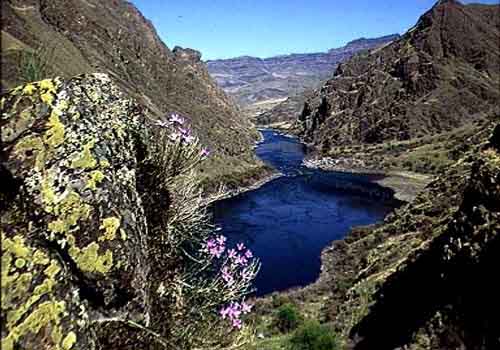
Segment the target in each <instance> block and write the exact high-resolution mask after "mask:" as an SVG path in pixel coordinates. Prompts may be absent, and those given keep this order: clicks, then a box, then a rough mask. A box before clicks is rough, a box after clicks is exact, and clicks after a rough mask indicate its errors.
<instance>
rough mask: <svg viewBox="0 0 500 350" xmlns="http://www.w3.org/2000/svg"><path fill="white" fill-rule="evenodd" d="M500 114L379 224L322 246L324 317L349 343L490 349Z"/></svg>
mask: <svg viewBox="0 0 500 350" xmlns="http://www.w3.org/2000/svg"><path fill="white" fill-rule="evenodd" d="M499 118H500V116H498V117H496V118H495V121H493V122H489V123H488V125H487V126H485V128H483V130H482V131H480V132H479V133H478V134H476V135H475V136H474V137H475V141H477V146H474V147H472V148H471V149H470V150H468V151H466V152H465V153H464V154H463V155H462V157H461V158H460V160H459V161H458V162H456V163H455V164H453V165H452V166H450V167H449V168H448V169H447V170H445V171H443V172H442V173H441V174H440V176H439V177H438V178H437V179H436V180H435V181H433V182H432V183H431V184H429V185H428V187H427V188H426V189H425V190H424V191H422V192H421V193H420V194H419V196H418V197H417V198H416V200H415V201H414V202H412V203H410V204H408V205H406V206H404V207H402V208H401V209H399V210H397V211H396V212H395V213H394V214H392V215H390V216H389V217H387V218H386V220H385V221H384V223H383V224H382V225H379V226H378V227H366V228H360V229H355V230H354V231H353V233H352V234H351V235H350V236H349V237H348V238H347V239H346V240H345V241H340V242H336V243H335V244H334V245H333V247H332V248H330V249H328V250H326V251H325V252H324V254H323V262H324V266H323V275H322V277H321V279H320V281H321V282H319V283H318V286H320V288H322V289H323V290H324V291H326V293H328V295H329V297H328V302H327V305H326V307H325V311H326V312H327V318H328V319H330V320H332V322H333V324H334V326H335V328H336V330H337V331H338V332H339V333H340V334H342V335H343V336H344V337H345V339H349V341H350V342H352V343H353V344H354V345H355V346H354V348H355V349H380V350H384V349H395V348H398V347H404V346H406V347H408V348H411V349H457V348H461V349H462V348H463V349H496V348H498V347H499V346H500V343H499V336H500V333H499V331H498V330H499V328H498V326H499V325H500V318H499V316H498V315H499V313H498V311H499V310H500V309H499V308H500V305H499V303H498V298H497V295H498V293H499V290H498V287H497V284H496V283H495V282H494V281H493V280H492V276H494V275H495V269H496V267H495V266H497V262H496V261H497V260H496V259H497V258H496V257H498V254H499V252H500V241H499V238H500V236H499V233H500V207H499V206H498V204H499V203H500V185H499V184H500V162H499V161H500V148H499V145H500V143H499V142H500V124H499V120H500V119H499Z"/></svg>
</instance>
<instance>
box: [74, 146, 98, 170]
mask: <svg viewBox="0 0 500 350" xmlns="http://www.w3.org/2000/svg"><path fill="white" fill-rule="evenodd" d="M94 144H95V141H90V142H88V143H87V144H85V145H84V146H83V151H82V153H81V154H80V155H79V156H78V157H77V158H75V159H73V161H72V162H71V167H72V168H82V169H92V168H95V167H96V165H97V161H96V160H95V158H94V156H93V155H92V152H91V149H92V148H94Z"/></svg>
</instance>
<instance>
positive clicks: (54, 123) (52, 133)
mask: <svg viewBox="0 0 500 350" xmlns="http://www.w3.org/2000/svg"><path fill="white" fill-rule="evenodd" d="M59 113H60V111H59V110H58V109H53V110H52V113H51V114H50V117H49V121H48V123H47V126H48V127H49V130H47V133H46V134H45V137H44V141H45V143H46V144H48V145H49V146H50V147H57V146H59V145H61V144H62V143H63V142H64V125H63V123H61V120H60V119H59Z"/></svg>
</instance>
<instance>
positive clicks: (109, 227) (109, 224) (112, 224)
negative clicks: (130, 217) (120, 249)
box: [99, 217, 120, 241]
mask: <svg viewBox="0 0 500 350" xmlns="http://www.w3.org/2000/svg"><path fill="white" fill-rule="evenodd" d="M119 227H120V219H119V218H116V217H109V218H106V219H104V220H102V225H101V226H100V227H99V228H100V229H101V230H105V233H104V235H102V236H101V237H99V241H104V240H110V241H111V240H113V239H115V238H116V230H118V228H119Z"/></svg>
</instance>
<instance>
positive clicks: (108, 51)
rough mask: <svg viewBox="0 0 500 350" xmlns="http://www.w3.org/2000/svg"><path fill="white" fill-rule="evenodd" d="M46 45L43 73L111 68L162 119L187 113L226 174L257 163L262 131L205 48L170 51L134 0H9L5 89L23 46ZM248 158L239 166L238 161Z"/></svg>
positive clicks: (18, 69)
mask: <svg viewBox="0 0 500 350" xmlns="http://www.w3.org/2000/svg"><path fill="white" fill-rule="evenodd" d="M38 48H42V51H43V53H44V55H45V57H47V58H48V60H49V61H50V63H51V64H50V65H49V67H48V68H47V69H46V71H45V75H46V76H44V77H52V76H54V75H61V76H64V77H71V76H74V75H76V74H80V73H89V72H105V73H108V74H109V75H110V76H111V77H112V79H113V80H114V81H115V82H116V83H118V84H119V86H120V87H121V88H122V89H123V90H124V91H125V92H127V93H128V94H129V95H131V96H133V97H135V98H136V99H137V100H138V101H139V102H140V103H141V104H142V105H144V106H145V107H146V108H148V109H149V110H150V111H151V112H153V114H154V115H156V116H157V117H160V116H163V115H164V114H165V113H167V112H178V113H181V114H183V115H186V116H187V118H189V119H190V120H191V122H192V124H193V129H194V130H195V132H196V133H197V135H199V136H200V138H201V139H202V142H203V143H204V144H206V145H208V146H209V147H210V148H211V149H212V150H214V152H213V154H214V156H213V157H212V161H211V162H212V164H216V166H207V167H206V169H207V171H209V169H217V171H218V173H217V174H210V176H212V177H213V176H216V175H218V176H222V175H224V174H227V173H229V172H232V171H233V170H235V171H237V172H238V171H243V168H244V167H254V166H255V164H256V161H255V160H254V159H253V157H252V153H251V147H252V146H253V141H254V140H255V139H256V138H257V132H256V131H255V130H254V129H253V127H252V126H251V125H250V124H249V123H248V122H247V121H246V120H245V119H244V118H242V117H241V115H240V113H239V111H238V109H237V107H236V106H235V104H234V103H233V102H232V101H231V100H230V99H229V98H228V97H227V96H226V95H225V94H224V92H223V91H222V90H220V89H219V88H218V87H217V85H216V84H215V83H214V82H213V81H212V79H211V78H210V76H209V74H208V72H207V70H206V66H205V64H204V63H203V62H202V61H201V55H200V53H198V52H196V51H194V50H190V49H181V48H174V50H170V49H169V48H168V47H167V46H166V45H165V44H164V43H163V42H162V41H161V40H160V38H159V37H158V35H157V33H156V31H155V29H154V27H153V26H152V24H151V22H149V21H148V20H147V19H145V18H144V17H143V16H142V14H141V13H140V12H139V11H138V10H137V9H136V8H135V7H134V6H133V5H132V4H131V3H129V2H127V1H124V0H113V1H97V0H87V1H77V0H67V1H63V0H56V1H52V0H51V1H47V0H29V1H18V0H9V1H3V2H2V89H3V90H5V89H6V88H11V87H13V86H15V85H17V84H19V83H21V81H20V76H21V75H22V62H23V58H22V57H23V52H26V51H30V50H34V49H38ZM237 158H239V159H240V160H241V162H240V163H239V164H238V162H239V161H238V159H237Z"/></svg>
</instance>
